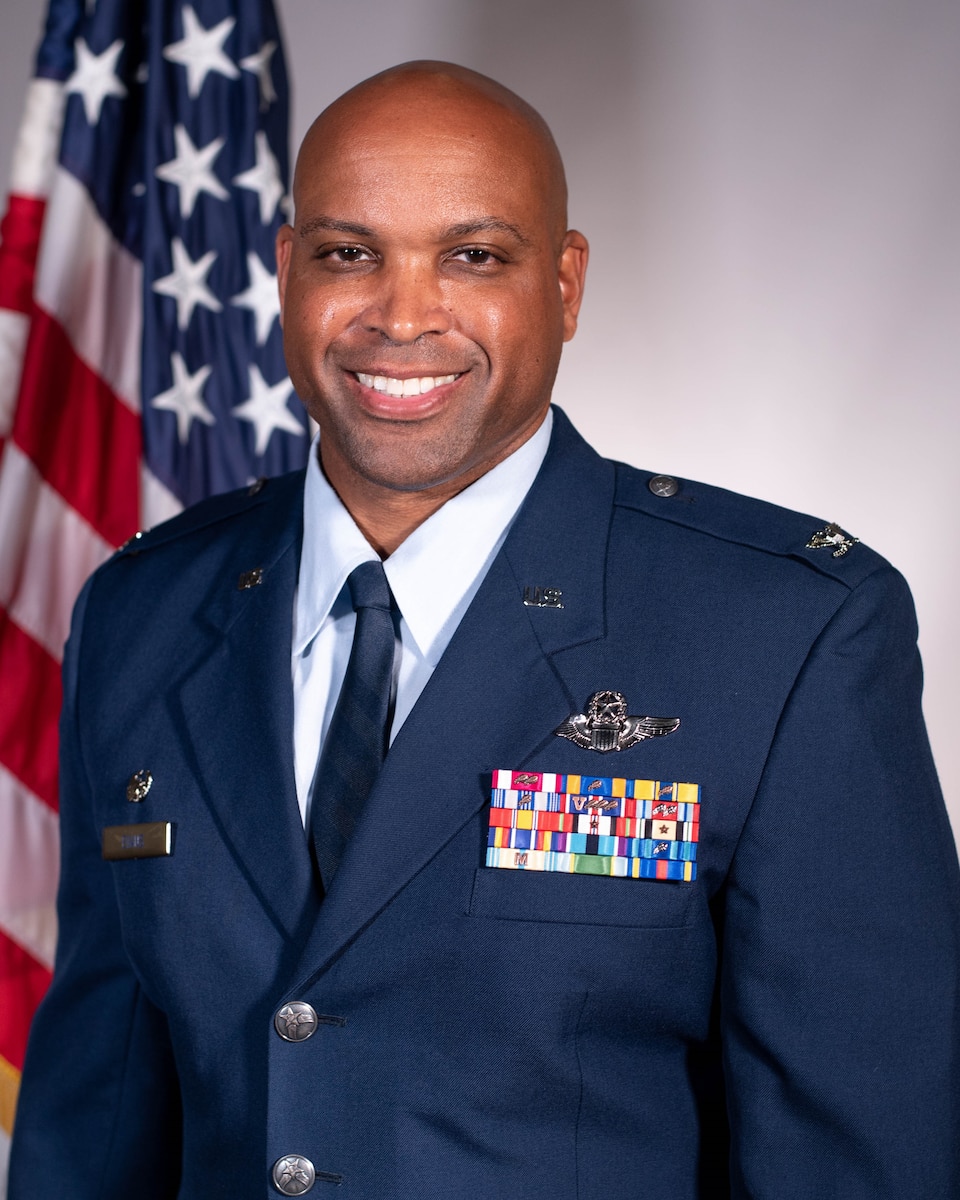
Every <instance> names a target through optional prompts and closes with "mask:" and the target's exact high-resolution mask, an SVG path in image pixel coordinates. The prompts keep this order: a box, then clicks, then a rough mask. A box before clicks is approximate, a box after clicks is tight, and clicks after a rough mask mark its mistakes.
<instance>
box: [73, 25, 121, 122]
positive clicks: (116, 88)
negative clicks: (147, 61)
mask: <svg viewBox="0 0 960 1200" xmlns="http://www.w3.org/2000/svg"><path fill="white" fill-rule="evenodd" d="M74 46H75V50H76V67H75V68H74V71H73V74H72V75H71V76H70V78H69V79H68V80H67V82H66V84H65V85H64V91H65V92H66V94H67V95H68V96H69V95H72V94H73V93H77V94H78V95H80V96H82V97H83V111H84V113H85V114H86V117H87V124H88V125H96V123H97V122H98V121H99V120H100V110H101V109H102V108H103V102H104V100H106V98H107V97H108V96H121V97H122V96H125V95H126V94H127V89H126V88H125V87H124V85H123V84H122V83H121V82H120V80H119V79H118V78H117V59H118V58H119V57H120V55H121V53H122V51H123V41H122V40H121V39H120V38H117V40H116V41H115V42H114V43H113V45H111V46H108V47H107V48H106V50H104V52H103V53H102V54H93V53H92V52H91V50H90V48H89V47H88V46H87V43H86V42H85V41H84V40H83V38H77V40H76V42H75V43H74Z"/></svg>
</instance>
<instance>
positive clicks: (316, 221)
mask: <svg viewBox="0 0 960 1200" xmlns="http://www.w3.org/2000/svg"><path fill="white" fill-rule="evenodd" d="M318 229H331V230H333V231H334V232H335V233H350V234H353V236H354V237H361V238H370V237H373V236H374V233H373V230H372V229H369V228H368V227H367V226H366V225H358V224H357V223H356V222H355V221H338V220H337V218H336V217H325V216H323V214H321V215H320V216H318V217H311V218H310V220H309V221H304V222H303V224H302V225H301V226H300V228H299V230H298V231H297V232H298V233H299V234H300V236H301V237H309V236H310V234H311V233H316V232H317V230H318Z"/></svg>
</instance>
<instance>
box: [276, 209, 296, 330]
mask: <svg viewBox="0 0 960 1200" xmlns="http://www.w3.org/2000/svg"><path fill="white" fill-rule="evenodd" d="M292 253H293V229H292V227H291V226H289V225H281V226H280V228H279V229H278V230H277V290H278V291H279V293H280V328H281V329H282V328H283V302H284V300H285V299H286V295H287V276H288V275H289V273H290V256H291V254H292Z"/></svg>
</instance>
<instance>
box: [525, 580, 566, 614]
mask: <svg viewBox="0 0 960 1200" xmlns="http://www.w3.org/2000/svg"><path fill="white" fill-rule="evenodd" d="M523 603H524V605H525V606H526V607H527V608H563V592H562V591H561V590H560V589H559V588H555V587H539V586H537V587H534V586H532V585H529V584H528V585H527V587H525V588H524V589H523Z"/></svg>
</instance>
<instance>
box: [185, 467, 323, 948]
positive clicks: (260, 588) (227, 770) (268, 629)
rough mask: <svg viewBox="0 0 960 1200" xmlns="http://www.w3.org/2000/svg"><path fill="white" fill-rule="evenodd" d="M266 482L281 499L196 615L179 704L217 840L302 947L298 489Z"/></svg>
mask: <svg viewBox="0 0 960 1200" xmlns="http://www.w3.org/2000/svg"><path fill="white" fill-rule="evenodd" d="M274 486H276V490H277V492H278V493H279V495H278V496H277V497H276V499H275V500H274V501H273V502H272V503H265V504H264V505H263V506H262V507H261V508H260V510H259V512H258V514H257V519H256V520H255V524H254V529H253V530H252V531H251V530H250V528H249V525H247V524H246V523H244V537H243V539H242V540H239V539H238V542H237V544H236V546H234V547H232V548H231V549H229V550H228V551H227V554H226V557H225V561H224V564H223V566H222V567H221V569H220V570H219V572H218V575H217V578H216V580H215V581H214V583H213V586H212V588H211V591H210V594H209V595H208V596H207V597H205V599H204V600H203V601H202V603H201V605H200V606H199V607H198V610H197V623H198V626H199V636H200V645H201V651H200V654H199V655H198V658H197V660H196V662H195V666H194V667H193V669H192V670H191V671H190V672H189V674H188V675H187V676H186V678H185V680H184V682H183V684H182V686H181V689H180V692H179V697H178V700H177V703H178V705H179V710H180V711H179V715H180V720H181V722H182V730H183V736H184V739H185V741H186V743H187V745H188V747H189V750H188V753H190V754H191V755H192V758H193V768H194V771H195V773H196V776H197V779H198V782H199V784H200V788H201V792H202V794H203V797H204V799H205V800H206V802H207V804H208V805H209V806H210V808H211V810H212V811H213V815H214V819H215V820H216V822H217V825H218V827H219V828H220V831H221V834H222V836H223V839H224V842H225V843H226V845H227V846H228V847H229V849H230V851H231V853H232V854H233V856H234V858H235V859H236V862H237V865H238V867H239V869H240V871H241V872H242V873H243V875H244V876H245V877H246V878H247V880H248V881H249V883H250V886H251V888H252V889H253V890H254V892H255V893H256V894H257V896H258V897H259V899H260V901H261V903H262V904H263V905H264V907H265V908H266V910H267V911H268V912H269V914H270V916H271V919H272V920H273V922H274V923H275V925H276V926H277V928H278V930H279V931H280V932H281V933H282V934H283V935H284V936H285V937H288V938H293V939H299V938H301V937H302V936H303V935H304V933H305V930H306V929H307V928H309V926H310V924H312V921H313V918H314V916H315V911H316V902H317V898H316V896H315V893H314V889H313V882H312V874H311V865H310V858H309V853H308V850H307V846H306V839H305V838H304V833H303V826H302V824H301V821H300V814H299V810H298V808H297V802H296V785H295V782H294V774H293V733H292V730H293V694H292V684H291V673H290V649H291V638H292V613H293V595H294V589H295V587H296V582H297V572H298V569H299V548H300V529H301V524H302V490H301V489H293V495H287V492H288V491H290V490H292V489H290V488H289V487H281V486H279V483H278V484H277V485H274ZM251 572H258V574H254V575H251V574H250V573H251ZM241 576H245V580H244V581H243V582H245V583H246V586H241ZM257 580H259V582H257Z"/></svg>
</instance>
